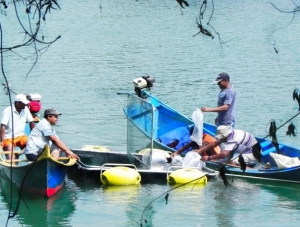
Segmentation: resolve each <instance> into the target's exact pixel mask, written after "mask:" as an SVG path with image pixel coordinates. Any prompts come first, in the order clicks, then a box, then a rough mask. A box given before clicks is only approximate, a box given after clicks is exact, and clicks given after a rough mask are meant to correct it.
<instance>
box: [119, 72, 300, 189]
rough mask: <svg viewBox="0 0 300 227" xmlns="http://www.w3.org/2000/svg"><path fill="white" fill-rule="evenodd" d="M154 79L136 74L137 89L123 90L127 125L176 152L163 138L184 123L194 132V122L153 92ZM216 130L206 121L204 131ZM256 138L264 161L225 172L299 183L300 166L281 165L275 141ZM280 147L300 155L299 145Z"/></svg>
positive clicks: (289, 154) (155, 144)
mask: <svg viewBox="0 0 300 227" xmlns="http://www.w3.org/2000/svg"><path fill="white" fill-rule="evenodd" d="M153 82H154V79H153V78H149V77H142V78H137V79H136V80H134V82H133V84H134V86H135V93H134V94H132V93H122V94H126V95H128V105H127V106H126V107H125V108H124V112H125V115H126V117H127V119H128V128H131V127H136V128H137V129H138V130H139V132H140V134H142V135H144V136H146V137H147V138H148V139H149V141H150V142H152V143H153V147H155V148H159V149H163V150H168V151H170V152H175V150H174V149H173V148H170V147H168V146H167V145H166V144H163V143H161V140H160V138H161V137H163V136H164V135H167V134H168V133H170V132H172V131H174V130H175V131H176V129H178V128H182V127H185V128H186V129H187V130H188V131H189V132H190V133H191V132H192V131H193V128H194V122H193V121H192V120H191V119H190V118H188V117H186V116H184V115H182V114H181V113H179V112H178V111H176V110H174V109H173V108H171V107H170V106H168V105H166V104H164V103H163V102H162V101H160V100H159V99H158V98H156V97H154V96H153V95H151V94H150V88H151V87H152V86H153ZM215 132H216V126H214V125H211V124H207V123H203V133H207V134H209V135H212V136H214V135H215ZM256 139H257V141H258V142H259V143H260V145H261V147H262V162H261V165H256V166H255V168H251V169H250V168H247V169H246V171H245V172H243V171H242V170H241V169H240V168H239V167H235V166H230V165H226V174H227V175H231V176H237V177H242V178H255V179H262V180H271V181H284V182H293V183H300V166H299V165H298V166H294V167H290V168H283V167H280V166H278V164H277V163H276V161H275V159H274V158H273V157H272V156H276V153H277V151H276V149H275V147H274V146H273V144H272V143H271V142H270V141H269V140H267V139H263V138H258V137H256ZM129 140H130V139H129ZM130 149H131V150H134V149H135V147H134V146H132V147H131V148H130ZM279 149H280V154H281V155H283V156H287V157H290V158H298V159H299V158H300V150H299V149H298V148H295V147H292V146H288V145H286V144H279ZM266 163H268V165H267V166H268V168H266V166H265V164H266ZM222 165H223V164H220V163H216V162H211V161H210V162H206V166H207V167H209V168H212V169H215V170H216V169H218V168H220V166H222ZM252 167H253V166H252Z"/></svg>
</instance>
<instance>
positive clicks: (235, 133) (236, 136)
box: [196, 125, 261, 166]
mask: <svg viewBox="0 0 300 227" xmlns="http://www.w3.org/2000/svg"><path fill="white" fill-rule="evenodd" d="M215 137H216V139H217V140H216V141H214V142H211V143H209V145H207V146H205V147H201V148H200V149H199V150H196V151H197V152H198V153H199V154H200V155H201V154H202V153H203V152H204V151H205V150H207V149H210V148H212V147H215V146H218V145H220V144H221V143H224V144H223V149H222V152H221V153H219V154H216V155H212V156H202V158H201V160H202V161H204V162H206V161H210V160H217V159H224V158H228V159H231V158H232V157H233V154H234V153H237V154H241V155H242V156H243V158H244V161H245V163H249V162H251V163H258V160H257V159H256V158H255V157H254V156H253V151H257V150H258V152H261V147H260V145H259V143H257V140H256V139H255V137H254V136H253V135H252V134H250V133H249V132H246V131H243V130H238V129H232V128H231V126H225V125H221V126H219V127H218V128H217V133H216V136H215ZM223 161H225V160H223ZM226 161H227V160H226ZM231 164H232V165H237V166H238V165H240V164H239V162H238V158H234V159H233V160H231Z"/></svg>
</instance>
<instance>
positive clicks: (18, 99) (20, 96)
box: [15, 94, 29, 105]
mask: <svg viewBox="0 0 300 227" xmlns="http://www.w3.org/2000/svg"><path fill="white" fill-rule="evenodd" d="M15 102H22V103H24V104H25V105H27V104H28V103H29V100H28V99H27V98H26V96H25V95H24V94H18V95H16V97H15Z"/></svg>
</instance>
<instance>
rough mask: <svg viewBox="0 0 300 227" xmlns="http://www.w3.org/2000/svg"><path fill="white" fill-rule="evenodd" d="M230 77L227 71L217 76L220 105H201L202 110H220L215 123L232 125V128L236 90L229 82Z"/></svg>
mask: <svg viewBox="0 0 300 227" xmlns="http://www.w3.org/2000/svg"><path fill="white" fill-rule="evenodd" d="M229 81H230V77H229V75H228V74H227V73H225V72H222V73H220V74H219V76H218V77H217V78H216V80H215V82H216V83H217V84H218V85H219V87H220V89H221V91H220V93H219V98H218V107H206V106H203V107H201V110H202V112H218V116H217V118H216V119H215V124H216V125H217V126H220V125H230V126H232V128H233V127H234V124H235V99H236V92H235V90H234V88H233V86H232V85H231V84H230V83H229Z"/></svg>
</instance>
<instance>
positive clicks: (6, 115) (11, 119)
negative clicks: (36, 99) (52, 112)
mask: <svg viewBox="0 0 300 227" xmlns="http://www.w3.org/2000/svg"><path fill="white" fill-rule="evenodd" d="M28 103H29V101H28V99H27V98H26V96H25V95H23V94H18V95H16V97H15V103H14V104H13V105H11V106H8V107H6V108H5V109H4V111H3V115H2V120H1V142H0V144H1V146H2V147H3V150H4V151H12V150H14V149H15V147H19V148H20V149H21V150H22V149H24V148H25V146H26V142H27V136H26V135H25V134H24V130H25V124H26V122H28V123H29V126H30V130H32V129H33V128H34V121H33V117H32V115H31V113H30V111H29V109H28V107H27V104H28ZM8 158H9V159H14V158H15V155H13V157H11V155H10V154H8Z"/></svg>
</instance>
